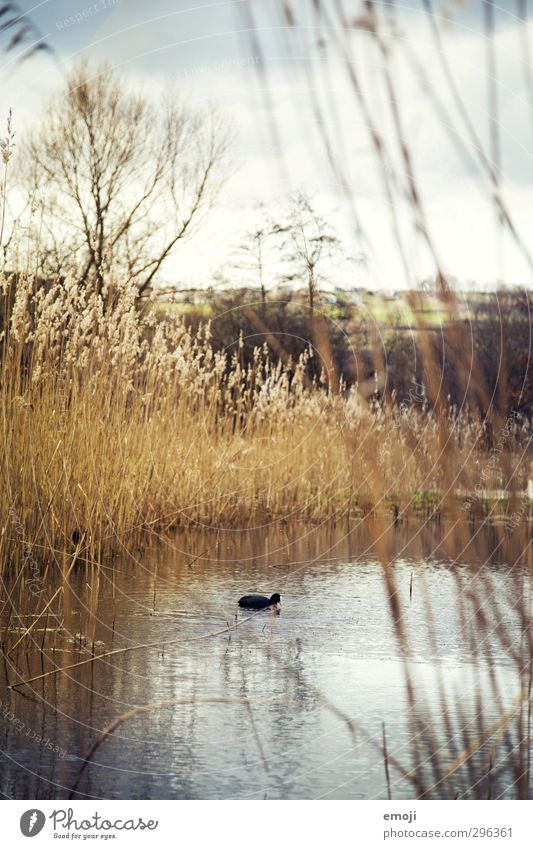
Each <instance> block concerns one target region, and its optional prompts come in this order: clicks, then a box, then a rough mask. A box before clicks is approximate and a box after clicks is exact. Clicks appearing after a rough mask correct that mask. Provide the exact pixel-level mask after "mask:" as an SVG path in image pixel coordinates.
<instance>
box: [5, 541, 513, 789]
mask: <svg viewBox="0 0 533 849" xmlns="http://www.w3.org/2000/svg"><path fill="white" fill-rule="evenodd" d="M446 533H447V532H446V529H445V528H444V527H440V526H439V527H438V528H437V527H432V528H416V529H415V528H414V527H400V528H398V529H395V530H394V531H393V532H392V534H391V535H390V538H389V539H388V543H387V545H388V546H389V548H390V547H391V546H392V549H394V550H392V549H391V551H390V554H391V558H390V559H391V564H392V565H391V570H392V571H391V575H392V580H393V582H394V586H395V592H396V597H397V599H398V601H399V603H400V606H401V609H402V611H403V615H402V627H403V630H404V633H405V635H406V642H405V644H404V646H403V650H402V646H401V644H400V642H399V630H398V628H396V627H395V625H394V622H393V619H392V617H391V597H390V594H389V592H388V591H387V588H386V584H385V580H384V570H383V566H382V565H381V563H380V562H379V561H378V559H377V557H376V554H375V553H374V551H373V549H372V546H371V545H370V541H369V537H368V534H367V533H366V532H365V531H363V530H362V529H356V530H352V531H351V533H349V534H347V533H346V529H344V530H341V529H339V528H327V529H326V528H323V529H320V528H312V529H294V528H292V529H289V528H288V527H281V528H280V527H277V528H276V527H274V528H265V529H262V530H257V531H255V532H248V533H238V532H222V533H221V532H217V533H215V532H209V531H202V532H199V531H197V532H195V533H192V532H187V533H186V532H181V533H176V534H173V535H172V536H170V537H166V538H165V539H164V541H160V542H159V543H158V544H154V545H153V546H150V547H149V549H148V550H146V551H142V550H141V549H140V548H136V549H133V550H132V551H124V552H123V553H122V554H121V555H120V556H118V557H116V558H114V560H113V561H112V562H111V563H108V564H105V565H106V568H105V569H103V570H102V573H101V576H100V579H99V585H98V578H97V576H96V574H93V573H89V574H87V573H86V572H85V570H84V569H83V568H82V567H76V570H75V571H74V573H73V575H72V576H71V581H70V591H68V592H66V593H65V594H64V598H63V600H62V602H61V605H58V606H57V607H56V608H54V610H55V612H56V613H57V616H58V620H57V621H56V620H55V619H53V618H51V619H49V620H48V621H47V623H46V625H47V627H48V628H53V627H55V625H57V622H59V621H60V622H62V626H63V630H60V631H58V632H57V633H53V634H52V632H47V633H46V640H45V650H44V653H43V652H41V644H42V641H43V632H42V631H37V630H36V631H35V632H34V642H33V645H31V644H29V643H28V642H27V641H26V643H24V646H25V648H24V651H23V652H22V653H21V652H20V650H19V651H18V652H17V653H16V657H13V658H11V660H10V661H9V662H7V663H6V664H5V665H4V670H3V675H4V680H3V682H2V697H1V698H2V704H1V708H0V729H1V736H0V741H1V748H2V751H3V754H2V768H1V778H0V790H1V792H2V793H3V794H4V796H6V797H9V798H66V797H68V795H69V792H70V791H71V789H72V786H73V782H74V780H75V778H76V776H77V775H78V772H79V770H80V766H81V765H82V763H83V759H84V757H85V755H86V753H87V751H88V750H89V748H90V746H91V744H92V743H93V741H94V740H95V738H96V737H97V735H98V734H99V733H100V732H101V731H102V729H104V728H105V727H106V726H107V725H108V724H109V723H110V722H111V721H112V720H114V719H115V718H116V717H117V716H119V715H121V714H123V713H125V712H127V711H129V710H132V709H133V708H135V707H137V706H140V705H144V704H147V703H151V704H158V703H160V702H165V701H168V700H176V702H178V703H176V704H173V705H167V706H163V707H158V708H155V709H153V710H150V711H148V712H145V713H142V714H140V715H137V716H135V717H133V718H131V719H130V720H129V721H127V722H124V723H123V724H121V725H120V726H119V727H118V728H117V729H116V730H115V731H114V732H113V733H112V734H111V735H110V736H109V737H108V738H107V739H106V740H105V742H103V744H102V745H101V746H100V748H99V749H98V751H97V752H96V754H95V756H94V759H93V760H92V762H91V764H90V765H89V766H88V767H87V769H86V770H85V772H84V774H83V776H82V777H81V780H80V782H79V786H78V790H77V797H78V798H111V799H115V798H172V799H197V798H208V799H225V798H232V799H235V798H260V799H263V798H267V799H269V798H283V799H296V798H383V797H386V796H387V792H388V787H387V779H386V773H385V765H384V758H383V750H382V749H383V733H384V732H385V739H386V743H387V750H388V754H389V757H390V760H391V763H390V764H389V781H390V792H391V794H392V796H393V797H397V798H401V797H404V798H413V797H415V796H416V795H417V788H416V786H415V785H414V784H413V782H412V781H410V779H409V777H406V775H405V774H402V772H401V771H399V770H398V769H396V768H395V767H394V763H393V761H395V762H398V763H399V764H400V765H401V766H402V768H403V769H404V770H407V771H408V770H409V769H412V767H413V765H416V764H418V765H420V764H424V766H423V767H420V766H419V771H420V770H421V771H422V772H424V775H425V781H426V786H427V785H428V784H431V783H432V781H437V782H438V780H439V776H440V775H441V774H442V771H443V770H444V769H445V768H446V767H448V766H449V765H450V764H451V763H452V762H453V760H454V758H455V757H457V755H458V754H459V753H460V752H461V751H462V749H463V746H464V743H465V739H466V737H465V734H470V735H471V736H475V735H476V734H478V733H482V732H483V729H484V728H485V727H486V726H487V725H489V724H490V721H492V719H494V718H495V717H496V715H497V704H496V702H497V699H496V698H495V689H494V688H496V690H497V692H498V693H500V694H501V698H502V699H503V701H502V704H501V707H503V708H505V707H509V706H510V705H511V704H512V702H513V699H515V697H516V695H517V692H518V687H519V677H518V674H517V671H516V667H515V666H514V665H513V660H512V657H511V654H512V652H511V651H510V650H509V648H508V647H506V645H502V642H501V640H500V639H499V638H498V635H497V632H498V630H500V631H501V630H502V629H503V631H504V632H505V634H506V635H507V636H508V639H510V640H511V643H512V644H513V645H514V646H516V647H519V645H520V641H521V627H522V624H521V617H520V615H519V611H518V607H517V600H518V598H519V596H520V593H521V591H522V587H523V583H524V580H525V575H524V574H523V570H522V569H521V567H520V565H518V566H515V567H514V569H510V568H509V567H508V566H506V564H505V563H500V562H499V560H498V556H497V553H494V554H493V555H491V556H490V557H488V556H487V552H494V550H495V547H494V545H493V542H494V540H493V539H488V540H487V539H484V541H483V545H481V542H479V541H478V542H479V546H480V547H479V550H478V549H477V548H476V546H475V545H474V546H473V547H472V548H470V549H469V550H468V551H467V552H465V553H464V557H463V558H462V559H461V560H459V561H457V562H455V563H454V562H453V561H452V559H451V558H450V555H449V551H447V550H446V547H445V546H444V545H443V538H444V537H445V536H446ZM485 536H486V535H485ZM198 555H201V556H200V557H198ZM197 557H198V559H196V560H194V558H197ZM193 560H194V562H191V561H193ZM255 591H259V592H265V593H266V594H268V595H270V594H271V593H273V592H280V593H281V594H282V596H283V604H282V609H281V613H280V614H279V615H276V614H274V613H272V612H270V611H265V612H261V613H259V614H257V615H254V616H252V617H250V615H249V613H248V612H247V611H239V610H238V609H237V608H236V604H235V602H236V600H237V599H238V598H239V597H240V596H241V595H243V594H245V593H248V592H255ZM95 593H97V595H98V599H99V603H98V612H97V617H96V619H95V618H94V617H91V616H90V614H89V613H88V609H89V608H90V607H91V605H93V603H94V597H95ZM480 594H481V595H483V597H484V598H485V599H486V605H487V607H486V609H487V610H488V611H489V617H492V622H493V625H491V626H490V627H488V628H486V629H484V628H483V627H482V628H481V630H480V623H479V621H478V618H477V616H476V610H477V606H478V605H476V603H474V602H473V601H472V599H475V598H477V596H478V595H480ZM487 599H488V600H487ZM492 605H494V606H492ZM42 606H43V605H42V602H41V601H40V600H39V599H37V600H36V602H35V610H36V611H38V610H40V609H41V607H42ZM28 621H31V620H30V619H28V618H26V619H24V618H23V617H22V618H21V620H20V622H19V623H14V625H12V627H23V626H24V625H26V624H27V623H28ZM496 621H497V622H498V623H499V626H498V627H496ZM40 624H41V623H39V625H40ZM43 624H44V623H43ZM236 625H237V627H235V626H236ZM221 631H223V632H224V633H222V634H218V635H217V636H212V635H215V634H217V633H218V632H221ZM152 643H158V644H160V645H159V646H157V647H152V648H143V649H136V650H135V651H131V652H128V653H120V654H117V655H115V656H111V657H109V658H106V659H102V660H99V661H97V662H95V663H91V664H87V665H84V666H81V667H77V668H74V669H72V670H67V671H64V672H62V673H60V674H58V675H54V676H48V677H45V678H43V679H41V680H38V681H35V682H33V683H31V684H29V685H26V686H24V687H22V688H20V689H19V690H15V691H14V690H9V689H7V688H6V680H5V676H6V675H9V679H10V681H13V680H14V679H15V677H16V676H15V671H14V664H15V663H16V667H17V670H18V672H17V675H18V676H19V679H20V677H25V678H28V677H32V676H35V675H39V674H41V673H42V672H46V671H48V670H50V669H51V668H53V664H54V663H57V664H58V665H60V666H64V665H67V664H69V663H76V662H77V661H78V660H83V659H85V658H86V657H87V656H88V654H87V653H88V652H90V651H94V652H96V653H102V652H105V651H110V650H112V649H114V648H122V647H126V646H132V645H135V646H138V645H141V644H142V645H145V644H152ZM52 647H54V649H55V650H54V651H53V652H52ZM488 658H490V664H491V667H492V670H493V678H492V680H491V678H490V676H489V674H488V663H489V661H488ZM406 675H408V676H409V678H410V680H411V682H412V686H413V691H414V697H412V698H411V700H409V698H408V695H407V689H406ZM442 691H443V692H444V693H445V694H446V699H447V702H448V706H447V707H446V708H445V707H443V704H442V702H441V701H440V693H441V692H442ZM480 710H481V716H480ZM445 718H447V721H448V724H446V721H445ZM500 742H501V741H500ZM504 742H505V740H504ZM490 743H491V741H490V740H489V741H488V744H487V745H485V746H483V747H482V748H481V749H480V751H479V752H478V753H477V754H476V755H475V757H473V758H471V759H469V761H468V762H467V763H466V764H465V766H464V767H462V768H461V769H460V770H458V771H457V772H456V773H455V774H454V778H453V781H451V782H448V784H447V785H446V788H447V789H446V790H443V784H442V783H441V784H440V785H439V784H438V785H437V788H436V789H435V791H434V794H433V795H439V793H440V794H441V795H446V794H448V795H449V794H452V793H453V795H458V796H463V795H465V796H468V795H483V793H485V789H483V790H482V791H481V790H480V785H479V784H478V786H477V789H472V785H473V784H474V783H475V781H478V780H479V776H480V775H482V774H483V772H484V771H485V772H487V770H486V769H485V770H484V767H483V764H484V763H485V761H486V762H487V763H489V762H490V752H489V748H490ZM512 745H513V743H512V741H511V740H509V741H508V742H507V752H508V753H509V752H510V751H511V750H512ZM435 753H437V754H435ZM504 756H505V749H504V754H503V755H498V757H500V759H501V758H503V760H502V763H501V766H500V770H499V772H498V774H496V773H497V771H496V770H495V769H494V764H492V766H491V767H490V769H491V770H494V775H492V774H491V775H490V781H491V788H490V792H491V794H493V795H498V794H502V795H510V796H512V795H513V794H514V792H515V790H514V789H513V775H512V772H511V771H510V770H509V769H507V768H506V766H505V762H504ZM484 759H485V760H484ZM492 760H493V761H494V757H493V758H492ZM488 781H489V779H487V778H485V781H484V782H481V786H482V788H485V785H487V787H488ZM487 792H489V791H487Z"/></svg>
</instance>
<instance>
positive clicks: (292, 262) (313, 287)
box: [272, 192, 342, 311]
mask: <svg viewBox="0 0 533 849" xmlns="http://www.w3.org/2000/svg"><path fill="white" fill-rule="evenodd" d="M272 231H273V232H274V233H276V234H277V235H278V236H279V237H280V238H281V244H280V254H281V257H282V260H283V261H284V264H285V266H286V271H285V274H284V279H285V281H288V282H292V281H294V280H301V279H304V280H305V281H306V283H307V290H308V298H309V308H310V310H311V311H312V310H313V309H314V305H315V299H316V297H317V295H318V294H319V291H320V286H319V283H320V280H321V279H324V277H323V275H322V268H323V264H324V262H325V261H326V260H329V261H330V263H329V265H331V260H333V259H334V258H335V257H337V258H338V257H340V256H341V254H342V245H341V241H340V239H339V238H338V236H337V235H336V234H335V232H334V230H333V228H332V227H331V226H330V225H329V224H328V223H327V222H326V221H325V220H324V219H323V218H322V217H321V216H320V215H319V214H318V213H317V212H316V210H315V208H314V206H313V204H312V202H311V200H310V199H309V198H308V197H307V196H306V195H304V194H302V193H301V192H298V193H296V194H295V195H293V197H292V198H291V201H290V203H289V207H288V210H287V213H286V215H285V216H284V220H283V221H281V222H280V223H278V224H276V225H275V226H274V227H273V228H272ZM325 273H326V272H325V271H324V275H325Z"/></svg>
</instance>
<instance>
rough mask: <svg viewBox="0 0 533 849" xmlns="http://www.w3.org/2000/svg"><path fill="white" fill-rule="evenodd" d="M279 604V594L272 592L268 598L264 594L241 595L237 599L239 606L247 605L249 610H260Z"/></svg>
mask: <svg viewBox="0 0 533 849" xmlns="http://www.w3.org/2000/svg"><path fill="white" fill-rule="evenodd" d="M275 604H281V596H280V594H279V593H274V595H271V596H270V598H268V597H267V596H266V595H243V597H242V598H240V599H239V607H248V608H249V609H251V610H262V609H263V608H264V607H272V606H273V605H275Z"/></svg>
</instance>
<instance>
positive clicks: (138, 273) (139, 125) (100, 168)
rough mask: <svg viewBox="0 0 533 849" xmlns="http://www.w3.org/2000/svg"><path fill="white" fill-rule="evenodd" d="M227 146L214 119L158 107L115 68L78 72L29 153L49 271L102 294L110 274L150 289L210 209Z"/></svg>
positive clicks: (167, 104) (176, 106) (169, 100)
mask: <svg viewBox="0 0 533 849" xmlns="http://www.w3.org/2000/svg"><path fill="white" fill-rule="evenodd" d="M229 141H230V137H229V133H228V131H227V129H226V128H225V127H224V125H223V122H222V121H221V119H220V118H219V117H218V116H217V115H215V114H214V113H213V112H210V113H208V114H205V113H204V114H200V113H197V112H195V111H193V110H191V109H189V108H187V107H186V106H184V105H183V104H181V103H179V102H178V101H177V100H176V98H175V97H173V96H171V95H167V96H166V97H164V98H162V101H161V102H160V103H158V102H155V101H154V100H153V99H151V98H149V97H147V96H145V95H143V94H137V93H132V92H131V91H130V90H129V89H128V87H127V85H126V84H125V81H124V80H123V79H122V77H121V75H120V74H119V73H118V72H117V71H116V70H114V69H112V68H110V67H109V66H102V65H100V66H98V67H97V68H96V69H95V70H94V71H92V70H91V68H90V66H89V65H87V64H82V65H79V66H78V67H77V68H76V69H75V70H74V71H73V72H72V74H71V76H70V77H69V78H68V81H67V87H66V91H65V95H64V97H63V98H58V99H56V100H54V101H52V102H51V103H50V104H49V106H48V109H47V111H46V113H45V115H44V116H43V118H42V119H41V120H40V121H39V123H38V125H37V127H36V129H35V131H34V132H33V134H32V135H31V137H30V139H29V141H28V143H27V145H26V150H25V152H26V161H27V163H29V168H28V174H27V177H28V178H29V181H30V188H31V192H32V194H34V195H35V196H36V198H38V199H39V200H40V202H41V203H42V204H43V212H44V214H43V217H42V221H43V227H44V232H43V235H42V237H41V240H42V242H43V244H42V245H41V251H43V249H44V253H45V255H46V264H47V266H48V267H47V268H46V271H47V272H48V273H54V274H57V275H67V274H70V275H75V277H76V279H78V280H79V282H80V284H82V285H94V286H95V287H96V289H97V291H100V292H101V291H102V290H103V288H104V285H105V283H106V282H108V281H109V280H110V272H111V270H113V273H114V276H115V279H117V278H116V275H117V273H118V274H119V275H120V274H121V275H125V276H126V277H127V279H128V280H133V281H134V282H135V283H136V284H137V286H138V289H139V293H140V294H142V293H143V292H145V291H146V290H147V289H149V287H150V286H151V285H152V284H153V282H154V281H155V279H156V276H157V274H158V273H159V271H160V270H161V268H162V267H163V266H164V264H165V262H166V261H167V260H168V259H169V258H170V257H171V256H172V254H173V253H174V250H175V248H176V246H177V245H178V243H179V242H180V240H181V239H183V238H184V237H185V236H188V235H189V234H190V233H191V232H192V231H193V230H194V228H195V227H196V225H197V224H198V223H199V221H200V220H201V218H202V214H203V213H205V211H206V210H207V209H208V208H209V206H210V204H211V203H212V201H213V199H214V197H215V195H216V193H217V191H218V189H219V188H220V185H221V180H222V178H223V173H224V164H225V162H226V161H227V152H228V146H229Z"/></svg>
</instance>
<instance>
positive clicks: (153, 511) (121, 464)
mask: <svg viewBox="0 0 533 849" xmlns="http://www.w3.org/2000/svg"><path fill="white" fill-rule="evenodd" d="M30 287H31V281H28V282H27V283H24V281H22V282H19V285H18V287H17V292H16V297H15V300H14V304H13V306H12V314H11V323H10V326H9V327H8V328H7V332H6V334H5V337H4V340H3V356H2V386H1V390H0V391H1V404H2V425H1V427H2V447H3V462H2V466H1V469H0V487H1V489H0V491H1V496H0V499H1V505H0V509H1V515H2V528H3V529H4V531H3V549H4V556H3V558H2V565H3V567H4V568H5V566H6V565H7V564H8V563H13V557H12V554H13V550H14V549H19V550H20V549H21V547H24V546H26V548H28V547H29V548H30V549H31V550H32V551H33V552H34V553H38V552H41V551H46V550H52V549H53V550H54V551H55V552H60V553H61V557H63V562H64V563H65V564H66V562H67V560H65V558H67V559H68V555H69V553H70V552H71V551H72V548H73V546H72V542H71V537H72V532H73V529H74V528H79V529H82V530H83V532H84V534H85V536H84V537H83V547H84V548H86V547H88V546H92V547H93V549H96V548H100V547H103V548H104V549H107V548H110V547H112V545H113V541H114V540H116V539H117V538H122V537H123V535H124V534H127V533H131V532H134V531H142V530H144V529H147V528H165V527H170V526H173V525H178V524H180V525H187V524H195V523H200V524H207V525H212V526H220V525H231V526H235V525H238V524H244V525H246V524H250V523H252V522H257V521H259V520H263V519H269V518H281V517H283V518H287V517H289V516H290V517H297V518H298V517H299V518H306V519H311V520H323V519H326V518H340V517H343V516H346V515H352V516H353V515H361V514H363V513H368V512H371V511H376V512H387V513H388V512H389V511H390V510H391V509H392V510H393V511H394V512H395V513H396V511H397V512H398V513H399V515H400V516H401V515H402V514H403V515H409V514H410V513H413V512H419V511H423V512H424V513H425V514H426V515H430V514H434V515H435V516H438V515H440V513H441V511H442V509H443V508H444V507H445V506H446V507H447V508H448V509H449V510H453V509H459V507H460V506H461V505H463V503H464V501H465V498H467V497H469V496H470V497H472V495H476V501H473V502H472V510H474V508H475V505H476V503H478V502H479V494H480V492H481V490H482V489H483V491H484V492H486V491H488V490H496V489H510V490H513V491H520V490H521V489H523V487H524V485H525V480H526V477H527V466H526V461H525V458H524V454H523V447H524V445H525V444H527V442H528V440H529V438H530V432H529V428H528V426H527V425H526V424H524V423H523V422H521V421H519V420H516V419H514V418H511V419H510V420H509V421H507V422H502V423H500V425H499V427H500V428H501V432H502V434H504V435H503V436H502V438H501V440H500V441H501V442H502V448H501V450H499V451H497V452H496V451H495V449H494V448H492V450H491V451H488V450H487V443H486V439H485V436H486V433H485V426H484V425H483V424H479V423H475V422H472V421H471V420H470V419H469V418H468V417H467V415H466V414H460V415H457V414H452V413H451V412H450V413H447V414H446V415H445V416H441V417H440V418H439V415H438V414H437V413H435V412H432V411H431V410H429V409H427V410H426V411H425V412H424V413H420V412H416V411H415V409H414V408H411V409H407V408H402V409H399V408H396V407H394V406H390V405H389V407H385V408H382V407H380V406H374V407H373V406H372V404H367V403H366V402H364V401H363V400H362V398H361V396H360V395H359V394H358V392H357V390H356V389H354V390H352V391H350V392H348V393H341V394H333V393H332V392H329V391H327V388H326V387H325V386H320V385H317V382H316V381H315V382H314V383H310V382H309V379H308V378H307V376H306V374H307V369H306V365H307V363H306V359H307V358H306V357H304V358H302V359H301V360H300V362H298V363H295V364H291V363H287V364H285V365H282V364H279V363H278V364H274V362H273V361H272V359H271V357H270V355H269V352H268V350H267V348H266V346H265V347H264V348H263V349H257V350H256V352H255V356H254V361H253V363H252V364H250V365H248V366H243V364H242V363H241V362H240V359H239V355H238V353H237V354H234V355H233V357H232V358H229V357H226V356H225V355H224V354H222V353H215V352H214V351H213V350H212V347H211V345H210V339H209V327H204V328H203V329H201V330H200V331H199V333H198V334H197V335H192V334H191V333H190V332H189V331H188V330H187V328H186V326H185V325H184V324H183V323H182V322H181V321H175V320H172V321H170V320H169V321H167V322H163V323H161V322H159V323H157V324H156V323H155V319H154V317H153V316H152V315H150V314H148V315H147V316H145V317H141V316H140V315H139V314H138V312H137V311H136V309H135V306H134V292H133V291H128V290H127V289H122V290H121V294H120V296H119V297H118V298H117V300H116V303H115V304H114V306H113V307H109V306H108V307H107V308H104V304H103V302H102V300H101V299H99V298H97V297H95V296H91V295H87V294H85V293H83V292H80V291H78V290H77V288H76V286H75V285H73V284H72V285H69V284H65V285H59V284H58V285H56V286H54V287H52V288H51V289H50V290H49V291H48V292H47V293H44V290H43V289H40V290H38V291H37V293H36V294H35V295H33V294H32V293H31V288H30ZM8 297H9V285H8V283H7V281H6V282H5V284H4V298H5V299H6V303H7V299H8ZM309 356H313V353H312V351H311V353H310V355H309ZM314 356H317V354H316V353H315V354H314ZM444 458H445V459H446V462H443V459H444ZM476 487H477V494H476ZM458 493H459V495H458ZM461 493H463V495H462V496H460V494H461ZM502 504H503V502H502ZM507 506H508V505H507ZM504 507H506V505H505V504H504ZM499 509H503V508H502V506H501V505H500V507H499ZM463 513H464V511H463ZM22 543H23V545H22V546H21V544H22ZM39 556H40V555H39ZM61 557H60V559H61Z"/></svg>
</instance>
